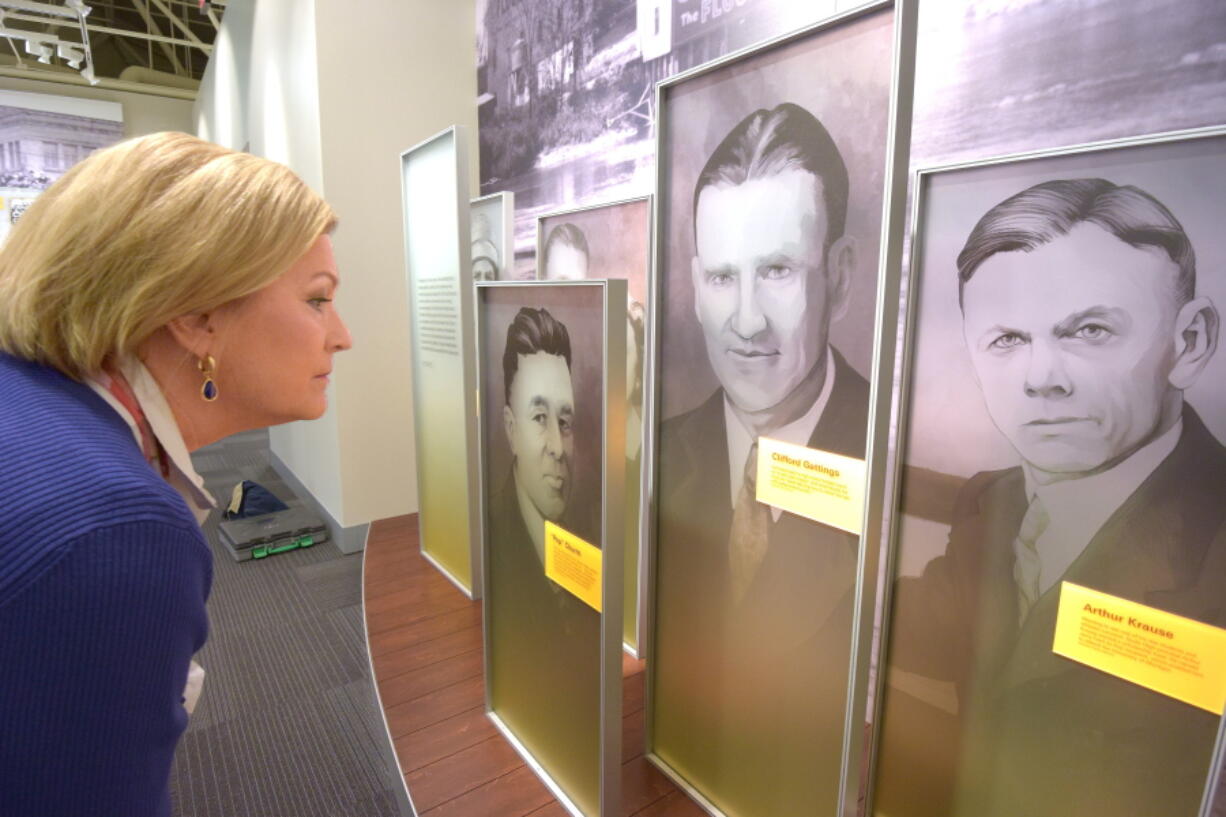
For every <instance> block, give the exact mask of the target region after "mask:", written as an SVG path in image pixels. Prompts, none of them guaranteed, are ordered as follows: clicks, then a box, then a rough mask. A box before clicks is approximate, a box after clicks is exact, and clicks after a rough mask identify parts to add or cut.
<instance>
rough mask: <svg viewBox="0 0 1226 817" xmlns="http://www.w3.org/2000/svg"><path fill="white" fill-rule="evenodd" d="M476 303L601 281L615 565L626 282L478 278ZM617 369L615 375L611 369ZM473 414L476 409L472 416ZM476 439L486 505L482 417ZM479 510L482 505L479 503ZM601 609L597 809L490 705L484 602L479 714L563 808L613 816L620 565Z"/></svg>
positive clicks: (605, 510) (604, 496) (609, 526)
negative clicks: (573, 795) (571, 793)
mask: <svg viewBox="0 0 1226 817" xmlns="http://www.w3.org/2000/svg"><path fill="white" fill-rule="evenodd" d="M474 286H475V287H476V291H477V297H476V299H475V301H476V304H477V310H478V311H479V312H480V311H481V310H483V309H484V306H483V304H484V292H485V291H486V290H490V289H502V288H514V289H520V288H541V287H548V288H552V287H599V288H600V289H601V291H602V292H603V299H604V310H603V311H604V314H603V323H604V325H603V327H602V329H603V332H602V335H603V338H604V344H603V345H604V350H603V357H604V371H603V381H604V387H603V391H602V398H603V403H602V412H603V423H602V426H603V428H602V429H601V468H602V476H601V507H600V517H601V552H602V556H601V562H602V564H606V563H608V562H610V561H611V562H613V563H614V564H618V565H620V564H621V559H622V545H623V541H624V535H625V534H624V528H623V522H624V519H625V513H624V511H622V512H620V513H610V512H609V511H610V508H616V509H619V510H620V509H622V508H623V507H624V504H625V501H624V496H623V495H624V493H625V470H626V469H625V462H624V461H625V452H624V446H625V440H624V439H623V436H624V435H622V434H617V433H615V434H610V433H609V429H610V428H613V429H617V428H624V427H625V423H626V416H625V407H626V394H625V391H626V378H625V374H624V372H625V370H626V333H625V331H624V330H623V329H622V326H621V324H622V317H621V316H622V312H624V311H625V308H626V306H625V304H626V282H625V281H622V280H616V279H615V280H604V279H597V280H585V281H549V282H542V281H480V282H477V283H476V284H475V285H474ZM475 324H476V326H475V328H476V332H475V343H474V348H475V349H481V348H483V343H484V340H483V338H482V337H481V325H482V321H481V320H480V316H478V319H477V320H476V321H475ZM476 359H477V370H478V374H477V381H478V382H479V383H480V382H484V380H485V378H484V374H485V367H484V363H485V361H484V358H483V357H480V356H478V357H477V358H476ZM613 373H616V374H613ZM478 416H479V415H478ZM480 426H481V428H480V434H479V436H480V446H479V447H478V460H479V465H478V468H477V475H478V482H479V487H478V495H479V496H480V497H481V505H482V507H483V508H484V504H485V501H484V497H485V491H486V490H487V489H488V487H489V486H487V485H486V479H485V477H486V474H485V468H486V464H487V463H486V460H487V457H486V451H487V448H488V445H489V442H490V441H489V440H488V439H487V437H486V433H485V427H486V424H485V422H481V423H480ZM483 513H484V510H483ZM481 530H482V542H481V547H482V554H483V557H484V555H485V554H486V552H487V551H488V549H489V545H490V542H489V539H490V537H489V531H488V530H486V529H485V526H484V525H482V528H481ZM481 584H482V591H483V593H484V594H488V592H489V584H490V577H489V575H488V574H487V573H486V572H485V571H482V573H481ZM600 593H601V608H602V610H601V613H600V640H601V643H600V679H601V680H600V770H599V772H600V810H599V814H598V816H597V815H584V814H583V812H582V811H580V810H579V808H578V806H577V805H576V804H575V803H574V802H573V801H572V800H571V799H570V798H569V797H568V796H567V795H566V793H565V792H564V791H563V790H562V788H561V786H559V785H558V783H557V781H555V780H554V779H553V777H552V776H551V775H550V774H549V772H548V771H547V770H546V769H545V768H544V766H543V765H542V764H541V762H540V761H539V760H538V759H537V758H536V757H535V756H534V755H533V754H532V752H531V751H530V750H529V749H528V747H527V746H525V745H524V744H523V743H522V742H521V741H520V740H519V738H518V737H517V736H516V735H515V734H514V732H512V731H511V729H509V728H508V727H507V725H506V724H505V723H504V722H503V721H502V719H501V718H500V717H498V714H497V713H496V712H495V711H494V710H493V702H492V700H491V684H490V680H491V679H490V633H491V623H490V616H491V611H490V605H488V604H483V605H482V609H481V627H482V639H481V652H482V666H483V667H484V679H485V713H486V715H488V716H489V718H490V720H492V721H493V722H494V725H495V726H497V727H498V729H499V731H501V732H502V734H503V735H504V736H506V738H507V740H509V741H510V743H511V745H512V746H514V747H515V750H516V751H517V752H518V753H519V754H520V756H521V757H522V758H523V759H524V762H525V763H526V764H527V765H528V767H529V768H531V769H532V771H533V772H535V773H536V775H537V777H539V778H540V779H541V781H542V782H543V783H544V784H545V786H546V787H547V788H548V789H549V790H550V792H552V793H553V795H554V796H555V797H557V799H558V802H560V803H561V804H562V805H563V806H564V807H565V808H566V810H567V811H568V812H569V813H570V814H572V815H574V817H619V815H620V814H621V766H622V760H621V735H622V683H621V681H622V659H621V644H622V586H621V571H620V570H601V587H600Z"/></svg>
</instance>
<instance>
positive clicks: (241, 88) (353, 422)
mask: <svg viewBox="0 0 1226 817" xmlns="http://www.w3.org/2000/svg"><path fill="white" fill-rule="evenodd" d="M475 19H476V18H475V10H474V7H473V0H364V2H363V3H362V4H361V8H360V11H359V9H358V8H357V7H356V6H355V5H354V4H351V3H344V2H339V0H318V2H317V1H316V0H259V2H258V3H255V2H254V1H253V0H231V2H230V3H229V4H228V6H227V8H226V14H225V17H224V18H223V21H222V30H221V32H220V33H219V36H218V39H217V42H216V46H215V51H214V53H213V57H212V59H211V60H210V64H209V68H208V71H207V72H206V73H205V77H204V80H203V82H202V83H201V90H200V95H199V98H198V100H197V106H196V119H197V133H199V134H200V135H201V136H204V137H205V138H208V139H212V140H213V141H216V142H219V143H221V144H225V145H229V146H231V147H235V148H240V149H242V148H244V147H247V146H249V149H250V150H251V152H253V153H257V154H259V155H263V156H268V157H269V158H273V159H277V160H278V161H283V162H285V163H286V164H288V165H289V166H290V167H292V168H293V169H294V170H295V171H296V172H297V173H298V174H299V175H300V176H302V177H303V179H304V180H306V181H307V182H308V183H309V184H311V186H312V187H314V188H315V189H316V190H319V191H321V192H322V193H323V194H324V195H325V197H326V198H327V199H328V201H329V202H330V203H331V204H332V206H333V207H334V208H335V209H336V211H337V213H338V214H339V216H340V221H341V226H340V228H339V229H338V231H337V233H336V235H335V236H334V245H335V247H336V254H337V261H338V264H339V266H340V270H341V277H342V281H343V283H342V286H341V289H340V291H339V293H338V298H337V306H338V308H339V309H340V310H341V314H342V315H343V317H344V318H345V320H346V321H347V322H348V323H349V326H350V329H351V330H352V333H353V335H354V341H355V347H354V350H353V351H351V352H347V353H345V354H342V355H340V356H339V357H338V358H337V360H336V368H335V371H334V375H333V383H332V391H331V394H330V408H329V411H328V413H327V414H326V415H325V416H324V417H323V418H322V419H320V420H317V421H315V422H312V423H294V424H291V425H289V426H281V427H279V428H276V429H273V430H272V433H271V440H272V448H273V452H274V453H275V454H277V456H278V457H279V458H280V459H281V461H282V462H283V463H284V464H285V465H286V466H288V467H289V469H290V470H291V471H292V472H293V474H294V476H295V477H297V479H298V481H299V482H301V483H302V484H303V486H305V487H306V488H307V489H308V490H309V491H310V492H311V493H312V494H313V495H314V497H315V499H316V500H317V501H318V502H320V504H322V505H323V506H324V508H325V509H326V510H327V511H328V512H329V513H330V514H331V515H332V517H333V518H334V519H335V520H336V521H337V522H339V523H340V524H341V525H343V526H346V527H350V526H356V525H361V524H363V523H366V522H370V521H373V520H375V519H382V518H385V517H389V516H396V515H399V514H404V513H410V512H413V511H416V510H417V507H418V505H417V482H416V466H415V456H416V448H415V445H414V439H413V421H412V417H413V411H412V400H411V391H410V388H411V387H410V382H409V376H410V375H409V369H410V365H409V361H410V355H409V312H408V304H407V296H406V294H405V281H404V248H403V241H404V237H403V236H404V234H403V225H402V221H401V205H400V177H399V154H400V152H401V151H403V150H404V149H405V148H408V147H411V146H412V145H414V144H416V143H417V142H419V141H421V140H423V139H425V138H426V137H428V136H430V135H432V134H434V133H436V132H438V131H440V130H442V129H443V128H445V127H447V126H449V125H453V124H461V125H463V126H465V128H466V129H467V131H468V134H469V137H470V146H469V157H470V164H469V166H470V171H471V173H470V175H471V178H472V181H471V182H470V188H471V191H472V192H474V193H475V190H476V179H477V165H476V161H477V158H476V157H477V147H476V133H477V112H476V104H475V98H476V69H475V64H476V57H475V52H474V48H475V46H474V41H475V29H476V25H475Z"/></svg>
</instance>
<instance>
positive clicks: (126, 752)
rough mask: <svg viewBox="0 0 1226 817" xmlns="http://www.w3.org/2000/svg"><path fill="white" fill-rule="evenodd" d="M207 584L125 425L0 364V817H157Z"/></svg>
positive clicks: (174, 504)
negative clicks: (153, 816)
mask: <svg viewBox="0 0 1226 817" xmlns="http://www.w3.org/2000/svg"><path fill="white" fill-rule="evenodd" d="M211 582H212V556H211V553H210V551H209V548H208V545H207V544H206V542H205V540H204V537H203V536H202V535H201V532H200V529H199V527H198V525H197V524H196V520H195V518H194V517H193V516H192V514H191V512H190V511H189V510H188V509H187V506H186V504H185V503H184V502H183V499H182V498H181V497H180V496H179V495H178V494H177V493H176V492H175V490H174V489H173V488H172V487H171V486H170V485H168V484H167V483H166V482H165V481H164V480H163V479H162V478H161V477H160V476H159V475H158V474H157V473H155V472H154V470H153V469H152V468H150V467H149V465H148V463H147V462H146V461H145V459H144V457H143V456H142V454H141V451H140V448H139V447H138V446H137V444H136V441H135V440H134V439H133V436H132V433H131V431H130V430H129V429H128V426H127V424H126V423H125V422H124V420H123V419H122V418H121V417H119V415H118V414H116V413H115V411H114V410H113V409H112V408H111V407H110V406H108V405H107V404H106V402H105V401H103V400H102V399H101V398H100V397H98V396H97V395H96V394H94V392H93V391H92V390H91V389H90V388H89V387H88V386H84V385H82V384H80V383H76V382H74V381H72V380H70V379H68V378H66V377H64V376H63V375H62V374H60V373H58V372H56V371H54V370H52V369H49V368H46V367H44V366H40V365H38V364H33V363H29V362H26V361H22V360H18V359H16V358H13V357H10V356H8V355H4V354H0V817H76V816H77V815H89V817H111V816H112V815H113V817H147V815H158V816H159V817H162V816H163V815H168V814H169V813H170V797H169V791H168V781H169V775H170V765H171V761H172V759H173V756H174V750H175V744H176V743H177V742H178V739H179V736H180V735H181V734H182V733H183V730H184V728H185V727H186V726H187V714H186V712H185V711H184V709H183V706H182V692H183V687H184V684H185V682H186V679H187V670H188V664H189V662H190V659H191V656H192V654H193V653H195V652H196V651H197V650H199V649H200V647H201V646H202V645H203V644H204V640H205V637H206V635H207V631H208V620H207V617H206V613H205V601H206V599H207V598H208V593H209V586H210V583H211Z"/></svg>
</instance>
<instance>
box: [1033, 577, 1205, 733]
mask: <svg viewBox="0 0 1226 817" xmlns="http://www.w3.org/2000/svg"><path fill="white" fill-rule="evenodd" d="M1052 652H1054V653H1056V654H1057V655H1063V656H1064V657H1065V658H1071V659H1073V660H1074V661H1079V662H1081V663H1082V664H1085V665H1087V666H1090V667H1093V668H1094V669H1097V670H1102V671H1103V672H1106V673H1108V674H1110V675H1114V676H1116V677H1117V678H1123V679H1124V680H1125V681H1131V682H1132V683H1134V684H1138V685H1140V686H1143V687H1145V688H1146V689H1152V690H1153V691H1155V692H1160V693H1162V694H1163V695H1169V696H1170V697H1172V698H1175V699H1177V700H1180V701H1183V702H1184V703H1189V704H1192V705H1193V706H1198V707H1200V708H1201V709H1207V710H1209V711H1210V712H1212V713H1213V714H1215V715H1221V714H1222V709H1223V705H1224V704H1226V630H1223V629H1222V628H1220V627H1214V626H1212V625H1210V624H1204V623H1202V622H1199V621H1193V620H1192V619H1190V618H1184V617H1183V616H1177V615H1175V614H1174V613H1167V612H1164V611H1162V610H1157V609H1155V608H1153V607H1147V606H1146V605H1144V604H1137V603H1136V602H1133V601H1128V600H1126V599H1121V598H1118V597H1116V596H1111V595H1108V594H1106V593H1100V592H1098V591H1097V590H1090V589H1089V588H1086V587H1080V586H1078V585H1075V584H1071V583H1069V582H1061V583H1060V610H1059V613H1058V615H1057V618H1056V638H1055V641H1054V642H1053V643H1052Z"/></svg>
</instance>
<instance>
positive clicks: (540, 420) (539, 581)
mask: <svg viewBox="0 0 1226 817" xmlns="http://www.w3.org/2000/svg"><path fill="white" fill-rule="evenodd" d="M527 291H528V292H531V290H527ZM505 337H506V342H505V345H504V346H503V347H502V360H501V363H502V365H501V370H502V389H501V392H502V398H503V399H502V407H501V413H500V416H498V417H497V418H490V421H491V425H493V424H497V425H498V426H500V429H499V430H500V431H501V432H502V433H501V435H500V436H501V437H502V439H501V440H498V441H497V444H501V443H503V442H505V444H506V446H507V448H508V449H509V452H510V455H511V464H510V468H509V472H508V473H506V474H504V475H503V477H502V481H501V487H500V488H498V487H495V485H491V493H492V496H491V497H490V501H489V505H488V510H487V522H486V525H487V531H488V532H487V537H488V540H489V550H488V558H489V570H490V577H489V579H490V581H489V584H488V595H487V597H486V599H485V604H487V605H489V606H490V615H489V619H488V621H489V625H490V627H491V633H490V644H491V648H490V673H491V680H492V683H491V687H490V690H491V701H492V705H493V710H494V712H495V713H496V714H497V715H498V716H499V717H500V718H501V719H502V720H503V722H504V723H506V724H507V725H508V726H509V727H510V728H511V729H512V730H513V731H514V732H515V733H516V735H517V736H519V738H520V739H521V740H522V741H523V742H524V743H525V745H527V746H528V747H530V749H531V750H532V751H533V752H534V753H539V754H538V756H539V757H541V759H542V760H544V761H545V762H546V763H547V764H548V766H549V768H550V769H551V770H552V771H553V772H554V773H556V774H557V775H558V777H559V779H562V780H584V779H587V778H589V777H591V776H592V775H593V774H594V773H595V770H596V769H598V761H599V746H600V741H599V720H598V717H597V716H598V712H599V690H600V652H599V650H600V614H599V613H597V612H596V611H595V610H593V609H592V608H590V607H588V606H587V605H586V604H584V603H583V602H582V601H580V600H579V599H577V598H576V597H575V596H573V595H571V594H570V593H569V592H567V591H566V590H564V589H563V588H562V587H560V586H559V585H557V584H556V583H554V582H553V581H552V580H550V579H549V578H547V577H546V576H545V522H546V520H548V521H550V522H554V523H556V524H559V525H561V526H562V527H564V528H567V529H570V530H574V527H573V526H572V525H571V523H570V519H571V517H572V516H573V515H574V514H575V513H576V512H578V511H579V510H580V509H576V508H574V507H571V506H572V505H573V504H575V503H573V502H572V501H571V500H572V495H573V491H572V486H573V482H574V479H575V476H576V463H575V434H574V428H575V425H576V412H577V411H580V410H582V408H583V407H582V406H580V405H577V403H576V394H575V388H574V384H573V380H572V364H573V362H574V361H573V354H575V353H577V354H589V355H590V354H592V352H593V350H591V349H578V350H572V346H571V333H570V332H569V331H568V329H567V327H566V325H565V324H563V323H562V322H561V321H559V320H557V319H556V318H555V317H554V315H553V314H552V313H551V312H550V311H549V310H548V309H546V308H544V307H533V306H523V307H521V308H519V309H518V311H517V312H516V313H515V316H514V319H513V320H511V322H510V324H509V325H508V326H507V329H506V335H505ZM491 385H493V384H491ZM490 476H491V477H492V476H493V475H490ZM559 723H565V724H569V726H567V727H563V728H559V727H558V724H559ZM570 794H571V796H572V797H577V796H578V795H577V794H576V793H575V792H570Z"/></svg>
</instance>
